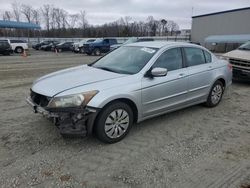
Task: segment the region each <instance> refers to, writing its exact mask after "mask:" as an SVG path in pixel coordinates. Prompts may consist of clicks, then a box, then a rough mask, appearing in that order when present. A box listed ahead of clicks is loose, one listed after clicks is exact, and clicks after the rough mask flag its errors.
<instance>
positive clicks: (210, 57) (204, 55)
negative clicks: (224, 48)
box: [202, 49, 212, 64]
mask: <svg viewBox="0 0 250 188" xmlns="http://www.w3.org/2000/svg"><path fill="white" fill-rule="evenodd" d="M202 51H203V55H204V57H205V62H206V64H207V63H212V55H211V54H210V53H209V52H208V51H206V50H203V49H202ZM205 52H207V53H208V54H209V55H210V58H211V62H207V58H206V55H205Z"/></svg>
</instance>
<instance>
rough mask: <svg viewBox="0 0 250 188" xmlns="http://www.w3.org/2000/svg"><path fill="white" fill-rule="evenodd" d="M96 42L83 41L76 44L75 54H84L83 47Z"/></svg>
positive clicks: (91, 40)
mask: <svg viewBox="0 0 250 188" xmlns="http://www.w3.org/2000/svg"><path fill="white" fill-rule="evenodd" d="M94 41H95V39H84V40H81V41H80V42H77V43H74V45H73V52H75V53H84V50H83V45H84V44H89V43H92V42H94Z"/></svg>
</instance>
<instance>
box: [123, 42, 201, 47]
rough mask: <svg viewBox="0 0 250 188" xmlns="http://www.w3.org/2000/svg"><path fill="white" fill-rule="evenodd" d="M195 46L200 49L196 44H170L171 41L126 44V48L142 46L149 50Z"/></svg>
mask: <svg viewBox="0 0 250 188" xmlns="http://www.w3.org/2000/svg"><path fill="white" fill-rule="evenodd" d="M177 45H178V46H191V47H192V46H193V47H199V46H198V45H196V44H190V43H188V42H170V41H149V42H136V43H131V44H126V45H125V46H139V47H140V46H141V47H149V48H163V47H175V46H177Z"/></svg>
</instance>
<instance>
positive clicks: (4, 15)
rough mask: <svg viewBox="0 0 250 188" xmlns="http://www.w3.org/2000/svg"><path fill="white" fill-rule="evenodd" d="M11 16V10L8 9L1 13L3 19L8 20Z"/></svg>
mask: <svg viewBox="0 0 250 188" xmlns="http://www.w3.org/2000/svg"><path fill="white" fill-rule="evenodd" d="M11 18H12V15H11V12H10V11H4V13H3V20H5V21H10V20H11Z"/></svg>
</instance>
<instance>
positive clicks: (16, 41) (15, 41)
mask: <svg viewBox="0 0 250 188" xmlns="http://www.w3.org/2000/svg"><path fill="white" fill-rule="evenodd" d="M10 43H26V41H24V40H10Z"/></svg>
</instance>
